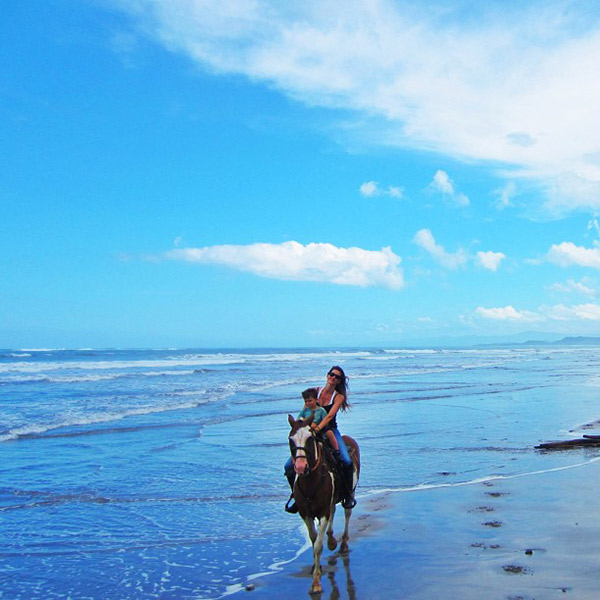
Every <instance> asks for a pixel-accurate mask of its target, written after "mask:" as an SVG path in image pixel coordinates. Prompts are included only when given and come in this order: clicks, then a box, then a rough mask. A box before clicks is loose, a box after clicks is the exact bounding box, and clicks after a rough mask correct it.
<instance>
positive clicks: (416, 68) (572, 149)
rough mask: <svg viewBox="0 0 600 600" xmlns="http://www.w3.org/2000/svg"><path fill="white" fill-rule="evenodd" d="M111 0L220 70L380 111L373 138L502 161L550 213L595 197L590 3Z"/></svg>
mask: <svg viewBox="0 0 600 600" xmlns="http://www.w3.org/2000/svg"><path fill="white" fill-rule="evenodd" d="M110 1H112V3H113V4H114V5H117V6H119V7H120V8H122V9H123V10H124V11H128V12H130V13H132V14H133V15H135V16H136V17H137V18H138V21H139V22H140V29H141V30H142V31H144V33H145V34H146V35H151V36H153V37H154V38H155V39H157V40H159V41H160V42H161V43H162V44H164V45H165V46H166V47H167V48H169V49H171V50H173V51H177V52H181V53H184V54H187V55H188V56H189V57H191V58H192V59H193V60H195V61H197V62H198V63H200V64H201V65H203V66H204V67H205V68H208V69H210V70H212V71H213V72H215V73H223V74H231V73H233V74H241V75H244V76H246V77H248V78H249V79H251V80H252V81H254V82H262V83H264V84H266V85H268V86H270V87H272V88H274V89H277V90H279V91H281V92H282V93H284V94H286V95H287V96H289V97H292V98H294V99H296V100H299V101H302V102H305V103H306V104H307V105H309V106H326V107H330V108H342V109H349V110H352V111H354V112H355V114H357V115H358V117H359V118H360V117H361V116H364V115H368V116H369V117H376V118H377V117H379V118H380V120H381V129H380V131H379V132H377V133H376V134H373V133H372V131H369V132H368V133H370V134H371V136H370V137H371V139H372V138H373V137H377V139H379V140H380V141H381V143H383V144H387V145H390V144H395V145H397V146H401V147H411V148H416V149H419V150H427V151H437V152H440V153H443V154H446V155H449V156H452V157H456V158H461V159H468V160H484V161H493V162H495V163H496V164H498V165H504V166H505V173H507V174H511V175H512V176H513V178H515V177H521V178H527V179H529V180H530V181H533V182H536V183H538V184H539V185H540V186H542V187H543V189H545V191H546V193H547V207H548V208H549V209H550V210H553V211H555V212H564V211H566V210H572V209H575V208H578V207H579V208H581V207H585V208H600V111H598V106H600V84H599V83H598V81H599V80H598V72H599V71H600V11H599V10H598V7H597V6H596V5H595V4H594V3H587V2H584V3H572V2H562V1H559V0H550V1H545V2H542V1H541V0H533V1H532V2H528V3H516V2H511V3H504V2H494V1H492V2H485V3H478V4H472V5H470V6H469V15H468V17H469V18H465V12H464V3H461V2H456V3H448V2H444V3H437V4H432V5H431V6H429V7H428V9H427V10H426V11H424V10H422V6H421V5H420V4H419V3H411V2H408V1H406V2H405V1H398V2H391V1H388V0H373V1H370V2H363V1H362V0H347V2H344V3H335V2H328V1H323V0H306V1H304V2H293V3H289V2H281V1H280V0H237V1H236V2H225V3H224V2H222V0H135V1H134V0H110ZM371 124H372V121H371ZM365 133H367V132H365Z"/></svg>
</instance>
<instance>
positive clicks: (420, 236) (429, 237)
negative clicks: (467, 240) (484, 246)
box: [414, 229, 468, 269]
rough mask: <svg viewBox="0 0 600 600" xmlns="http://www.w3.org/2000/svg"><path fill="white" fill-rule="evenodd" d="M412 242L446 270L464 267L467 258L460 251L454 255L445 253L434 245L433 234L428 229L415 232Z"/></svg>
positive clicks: (464, 253)
mask: <svg viewBox="0 0 600 600" xmlns="http://www.w3.org/2000/svg"><path fill="white" fill-rule="evenodd" d="M414 242H415V244H417V245H418V246H420V247H421V248H423V249H424V250H426V251H427V252H428V253H429V254H430V255H431V256H432V258H434V259H435V260H436V261H437V262H439V263H440V264H441V265H442V266H444V267H446V268H448V269H457V268H458V267H461V266H462V265H464V264H465V263H466V262H467V260H468V256H467V254H466V252H465V251H464V250H462V249H459V250H457V251H456V252H454V253H449V252H446V250H445V249H444V247H443V246H440V245H439V244H437V243H436V241H435V238H434V237H433V234H432V233H431V231H430V230H429V229H421V230H419V231H417V233H416V234H415V237H414Z"/></svg>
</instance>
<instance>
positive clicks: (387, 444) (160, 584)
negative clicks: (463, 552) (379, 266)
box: [0, 346, 600, 600]
mask: <svg viewBox="0 0 600 600" xmlns="http://www.w3.org/2000/svg"><path fill="white" fill-rule="evenodd" d="M333 365H340V366H342V368H343V369H344V370H345V372H346V374H347V375H348V376H349V378H350V388H349V390H350V393H349V400H350V402H351V405H352V406H351V410H350V411H348V412H346V413H343V414H342V415H341V416H340V417H339V418H338V422H339V424H340V428H341V430H342V432H343V433H347V434H349V435H352V436H353V437H354V438H355V439H356V440H357V441H358V443H359V445H360V448H361V457H362V472H361V481H360V483H359V488H358V492H357V499H358V507H357V509H356V511H355V512H356V513H357V515H360V511H361V510H363V511H364V510H366V508H365V506H366V505H367V499H369V498H371V497H372V496H374V495H377V494H384V493H405V492H411V491H418V490H419V489H424V488H427V487H453V486H457V485H465V484H469V483H473V482H478V481H484V480H486V479H493V478H509V477H516V476H519V477H521V476H527V475H528V474H532V473H538V472H541V471H548V470H552V469H563V468H571V467H576V466H577V465H579V464H582V463H585V462H589V461H593V460H597V459H598V457H599V456H600V450H597V449H587V450H578V451H577V452H541V451H539V450H535V449H534V446H535V445H536V444H538V443H539V442H540V441H547V440H552V439H562V438H568V437H574V436H575V435H577V433H579V434H580V433H581V432H582V431H585V429H586V427H592V426H593V424H595V423H596V422H597V420H598V419H599V418H600V403H599V402H598V396H599V393H600V368H599V367H600V348H595V347H591V346H590V347H561V346H539V347H529V346H517V347H496V348H493V347H479V348H468V349H451V348H448V349H420V350H416V349H403V348H395V349H393V348H388V349H376V348H371V349H287V350H280V349H257V350H239V349H230V350H206V349H185V350H176V349H158V350H143V349H139V350H93V349H82V350H55V349H20V350H0V598H3V599H4V598H6V599H10V600H19V599H23V600H34V599H38V598H39V599H40V600H41V599H43V600H49V599H52V598H73V599H78V600H79V599H85V598H89V599H107V598H110V599H120V598H123V599H129V598H131V599H146V598H159V599H164V600H170V599H173V600H175V599H177V600H181V599H188V598H189V599H191V598H194V599H208V598H223V597H229V596H232V597H233V596H234V595H235V594H236V593H238V592H241V593H245V592H243V590H244V589H245V586H246V585H247V584H248V583H251V582H252V581H253V580H255V579H256V578H257V577H263V578H264V577H268V575H269V574H270V573H275V572H277V571H279V570H280V569H282V568H283V567H284V566H285V565H289V564H290V563H293V562H294V561H296V562H299V563H301V562H302V561H304V562H305V563H307V564H308V563H310V555H309V554H306V553H305V552H306V549H307V542H306V536H305V533H304V527H303V525H302V523H301V521H300V519H299V518H298V517H297V516H296V515H288V514H287V513H285V512H284V511H283V505H284V503H285V501H286V499H287V497H288V495H289V489H288V487H287V482H286V480H285V478H284V477H283V464H284V462H285V460H286V459H287V457H288V454H289V450H288V443H287V434H288V425H287V414H293V415H296V414H297V412H298V411H299V410H300V409H301V407H302V401H301V396H300V393H301V391H302V390H303V389H304V388H306V387H309V386H315V385H322V384H323V383H324V382H325V374H326V373H327V371H328V369H329V368H330V367H331V366H333ZM361 505H362V506H361ZM337 530H338V532H339V530H341V522H340V524H338V526H337Z"/></svg>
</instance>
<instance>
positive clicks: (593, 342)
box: [555, 336, 600, 346]
mask: <svg viewBox="0 0 600 600" xmlns="http://www.w3.org/2000/svg"><path fill="white" fill-rule="evenodd" d="M555 344H560V345H561V346H600V337H592V336H589V337H586V336H578V337H565V338H563V339H562V340H558V342H555Z"/></svg>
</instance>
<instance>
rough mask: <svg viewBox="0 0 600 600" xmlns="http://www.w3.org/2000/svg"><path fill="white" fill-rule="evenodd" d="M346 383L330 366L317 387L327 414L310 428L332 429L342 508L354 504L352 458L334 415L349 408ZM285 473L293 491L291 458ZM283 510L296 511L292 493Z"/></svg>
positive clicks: (340, 372)
mask: <svg viewBox="0 0 600 600" xmlns="http://www.w3.org/2000/svg"><path fill="white" fill-rule="evenodd" d="M347 385H348V378H347V377H346V374H345V373H344V370H343V369H342V368H341V367H338V366H335V367H331V369H329V372H328V373H327V381H326V383H325V385H324V386H323V387H322V388H319V395H318V400H319V404H320V405H321V406H322V407H323V408H324V409H325V410H326V411H327V416H326V417H325V418H324V419H323V420H322V421H321V422H320V423H319V424H318V425H314V424H313V425H312V428H313V429H314V430H315V431H322V430H324V429H330V430H331V431H333V433H334V435H335V438H336V440H337V443H338V446H339V451H338V452H336V451H334V454H336V455H339V456H338V458H339V461H340V466H341V472H342V476H343V479H344V490H343V492H344V498H343V500H342V506H343V507H344V508H354V507H355V506H356V500H355V499H354V491H353V489H352V483H353V481H352V479H353V471H354V466H353V464H352V460H350V455H349V454H348V449H347V448H346V444H345V443H344V440H343V439H342V434H341V433H340V432H339V429H338V427H337V422H336V416H337V413H338V412H339V411H340V409H341V410H342V412H343V411H346V410H348V409H349V408H350V403H349V402H348V391H347ZM285 475H286V477H287V479H288V481H289V483H290V487H291V488H292V493H293V491H294V477H295V474H294V467H293V464H292V459H291V458H290V459H289V460H288V461H287V463H286V464H285ZM285 510H286V511H287V512H292V513H295V512H297V511H298V509H297V507H296V505H295V503H294V499H293V495H292V496H290V499H289V500H288V502H287V504H286V505H285Z"/></svg>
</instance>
